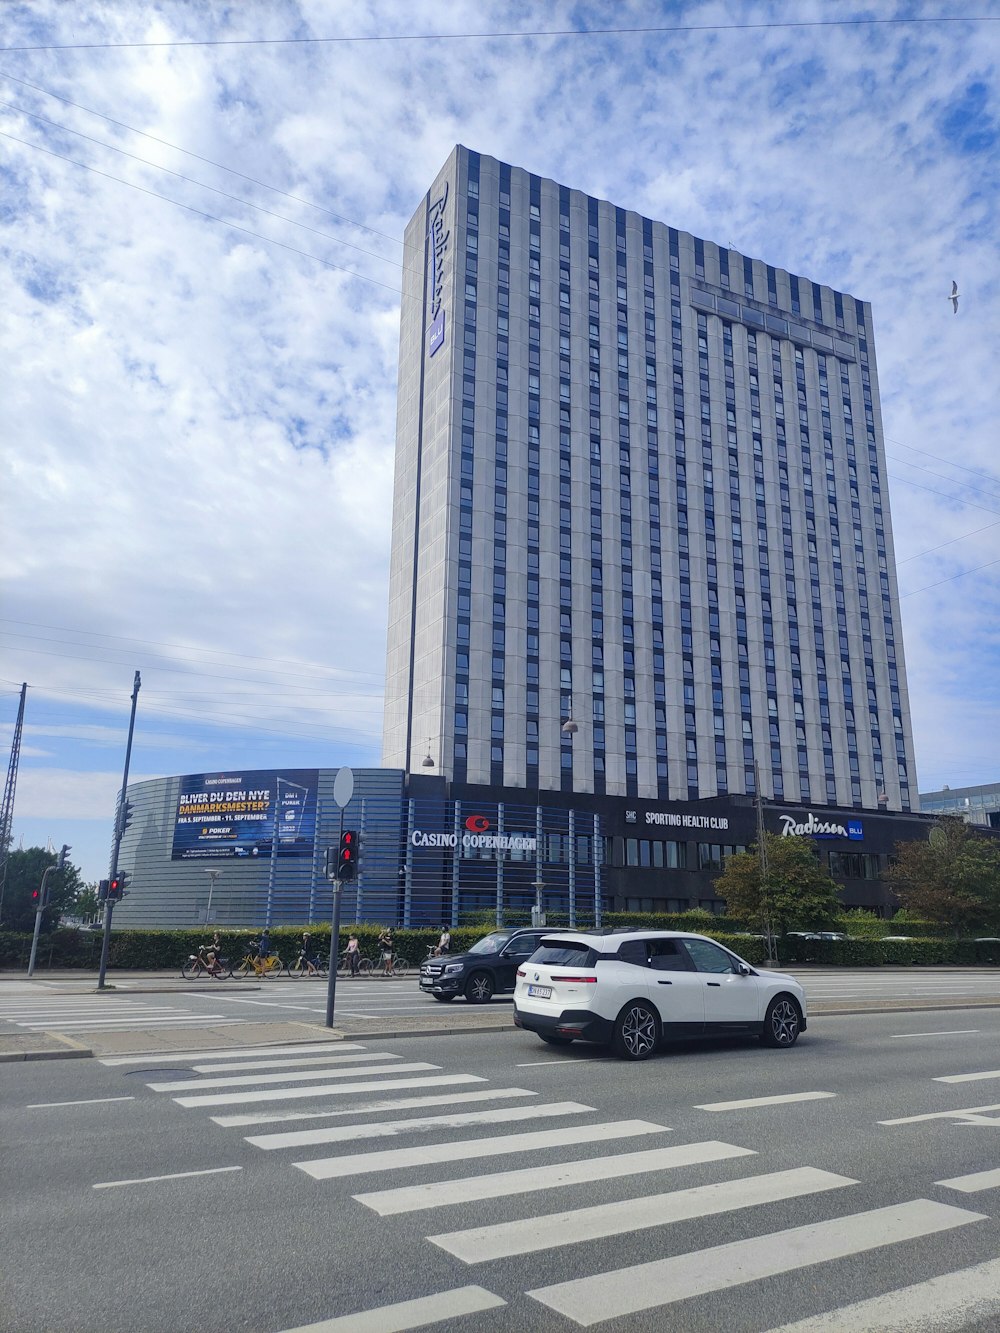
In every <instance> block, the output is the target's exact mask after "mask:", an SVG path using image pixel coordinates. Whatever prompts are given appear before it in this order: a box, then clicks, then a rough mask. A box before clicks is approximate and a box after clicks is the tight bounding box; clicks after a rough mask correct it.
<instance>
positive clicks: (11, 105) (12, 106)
mask: <svg viewBox="0 0 1000 1333" xmlns="http://www.w3.org/2000/svg"><path fill="white" fill-rule="evenodd" d="M0 106H2V107H6V108H7V109H8V110H9V111H16V112H18V113H19V114H20V115H22V116H28V117H29V118H30V119H31V120H37V121H39V122H40V123H41V124H42V125H51V126H52V128H53V129H56V130H59V131H61V133H63V134H73V135H75V136H76V137H77V138H78V139H84V140H86V142H87V143H92V144H96V145H97V146H98V148H106V149H107V150H108V151H109V152H111V153H118V154H120V156H122V157H127V158H128V159H129V160H130V161H132V162H141V163H142V164H143V166H146V167H152V169H153V170H154V171H162V172H165V173H166V175H168V176H173V177H174V178H175V179H176V180H179V181H184V182H185V183H186V184H187V185H194V186H197V188H198V189H200V190H210V191H211V192H212V194H218V195H221V196H222V198H223V199H229V200H231V201H232V202H233V203H236V204H240V205H242V206H243V207H244V208H253V209H256V210H257V212H258V213H264V214H266V215H267V216H268V217H269V218H277V219H278V221H279V222H288V223H290V224H291V226H293V227H301V228H302V230H303V231H308V232H311V233H312V234H313V235H314V236H322V237H323V239H324V240H326V241H333V242H334V243H335V244H336V245H346V246H347V248H348V249H349V250H357V251H358V252H359V253H360V254H363V255H368V256H369V258H371V259H377V260H379V262H380V263H383V264H392V265H393V267H395V268H402V267H403V266H402V264H401V263H400V262H399V260H398V259H390V258H389V256H388V255H380V254H377V253H376V252H375V251H374V250H366V249H365V248H364V246H362V245H355V244H354V242H353V241H345V240H342V239H341V237H339V236H334V235H333V234H332V233H331V232H328V231H320V229H319V228H318V227H310V226H309V224H308V223H307V222H299V221H298V220H297V219H296V218H290V217H288V216H287V215H286V214H284V213H275V212H274V210H273V209H271V208H265V207H264V205H263V204H255V203H254V202H253V201H252V200H250V199H245V198H244V197H243V196H242V195H239V194H230V193H229V192H228V191H227V190H220V189H219V188H218V187H217V186H215V185H209V184H208V183H207V182H206V181H199V180H195V179H194V178H193V177H192V176H185V175H184V173H183V172H180V171H173V170H171V168H170V167H164V166H161V165H160V164H159V163H158V162H150V160H149V158H148V157H139V155H138V154H137V153H129V152H127V151H126V150H125V149H124V148H119V147H117V145H116V144H113V143H107V142H106V141H105V140H104V139H95V138H93V137H92V136H91V135H89V134H84V133H83V132H82V130H73V129H70V127H69V126H68V125H60V124H59V122H58V121H55V120H48V119H47V118H46V117H45V116H39V115H36V113H35V112H34V111H29V110H28V109H27V107H23V106H18V105H17V104H16V103H15V102H2V101H0Z"/></svg>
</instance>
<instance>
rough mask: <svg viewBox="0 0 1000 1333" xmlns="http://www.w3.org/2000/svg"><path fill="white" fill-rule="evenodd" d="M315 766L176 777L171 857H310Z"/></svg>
mask: <svg viewBox="0 0 1000 1333" xmlns="http://www.w3.org/2000/svg"><path fill="white" fill-rule="evenodd" d="M316 786H317V770H316V769H315V768H288V769H285V768H283V769H256V770H253V771H251V772H238V773H228V772H225V773H188V774H186V775H185V776H184V777H182V778H181V779H180V792H179V794H178V798H177V816H176V819H175V821H174V839H173V848H172V851H171V860H173V861H190V860H200V859H208V858H218V857H234V856H238V857H269V856H271V854H272V850H273V849H274V847H275V840H277V854H278V855H279V856H302V857H311V856H312V854H313V848H314V844H315V840H316Z"/></svg>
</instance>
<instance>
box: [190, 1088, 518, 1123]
mask: <svg viewBox="0 0 1000 1333" xmlns="http://www.w3.org/2000/svg"><path fill="white" fill-rule="evenodd" d="M537 1096H538V1093H537V1092H529V1091H528V1089H527V1088H485V1089H480V1090H479V1091H476V1092H446V1093H441V1094H435V1095H433V1096H430V1097H383V1098H379V1099H378V1100H377V1101H374V1102H361V1103H359V1104H358V1105H355V1106H349V1107H341V1108H340V1110H339V1111H274V1112H272V1113H271V1114H269V1115H213V1116H211V1117H210V1118H211V1120H212V1122H213V1124H216V1125H221V1126H222V1127H223V1128H233V1127H236V1126H238V1125H275V1124H280V1123H282V1122H284V1121H287V1120H329V1119H332V1118H333V1117H334V1116H342V1115H368V1114H369V1113H370V1112H372V1111H403V1110H406V1109H408V1108H411V1107H417V1106H455V1105H457V1104H458V1103H459V1102H487V1101H494V1100H496V1099H497V1098H502V1097H537Z"/></svg>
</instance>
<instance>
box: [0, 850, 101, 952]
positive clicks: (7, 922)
mask: <svg viewBox="0 0 1000 1333" xmlns="http://www.w3.org/2000/svg"><path fill="white" fill-rule="evenodd" d="M57 860H58V858H57V856H56V854H55V852H49V851H46V850H45V848H44V847H26V848H24V849H23V850H22V851H17V852H10V853H9V854H8V858H7V888H6V891H5V893H4V900H3V929H4V930H23V931H29V930H34V928H35V909H36V907H37V903H36V902H34V901H33V900H32V897H31V895H32V893H33V892H34V890H35V889H38V888H40V887H41V884H42V876H43V875H44V873H45V871H46V870H47V869H48V868H49V866H54V865H55V864H56V861H57ZM82 888H83V881H82V880H81V878H80V872H79V871H78V870H77V868H76V866H74V865H73V863H72V862H71V861H67V862H66V865H65V867H64V868H63V869H62V870H61V871H58V872H56V871H53V873H52V874H51V875H50V876H49V879H48V894H47V898H48V906H47V907H46V909H45V912H44V914H43V916H42V929H43V930H52V929H54V927H55V926H57V925H58V924H59V917H60V916H61V914H62V913H63V912H65V911H68V910H69V909H71V908H72V906H73V903H74V902H75V901H76V898H77V896H78V895H79V893H80V891H81V890H82Z"/></svg>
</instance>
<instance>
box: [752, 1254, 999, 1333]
mask: <svg viewBox="0 0 1000 1333" xmlns="http://www.w3.org/2000/svg"><path fill="white" fill-rule="evenodd" d="M974 1326H982V1327H986V1326H990V1327H994V1328H996V1327H1000V1259H990V1260H989V1261H988V1262H987V1263H984V1264H975V1265H974V1266H973V1267H972V1268H962V1269H959V1270H958V1272H955V1273H943V1274H942V1275H941V1276H940V1277H932V1278H928V1279H927V1280H926V1281H925V1282H915V1283H914V1284H913V1285H912V1286H910V1287H901V1288H899V1289H898V1290H897V1291H888V1292H886V1293H885V1295H884V1296H874V1297H872V1299H871V1300H867V1301H855V1302H853V1303H852V1304H851V1305H842V1306H841V1307H840V1309H839V1310H830V1311H827V1312H826V1313H824V1314H819V1315H813V1317H812V1318H810V1319H799V1320H796V1322H795V1323H794V1324H782V1326H781V1327H780V1328H772V1329H771V1330H770V1333H916V1331H917V1330H919V1333H961V1330H962V1329H963V1328H972V1327H974Z"/></svg>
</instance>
